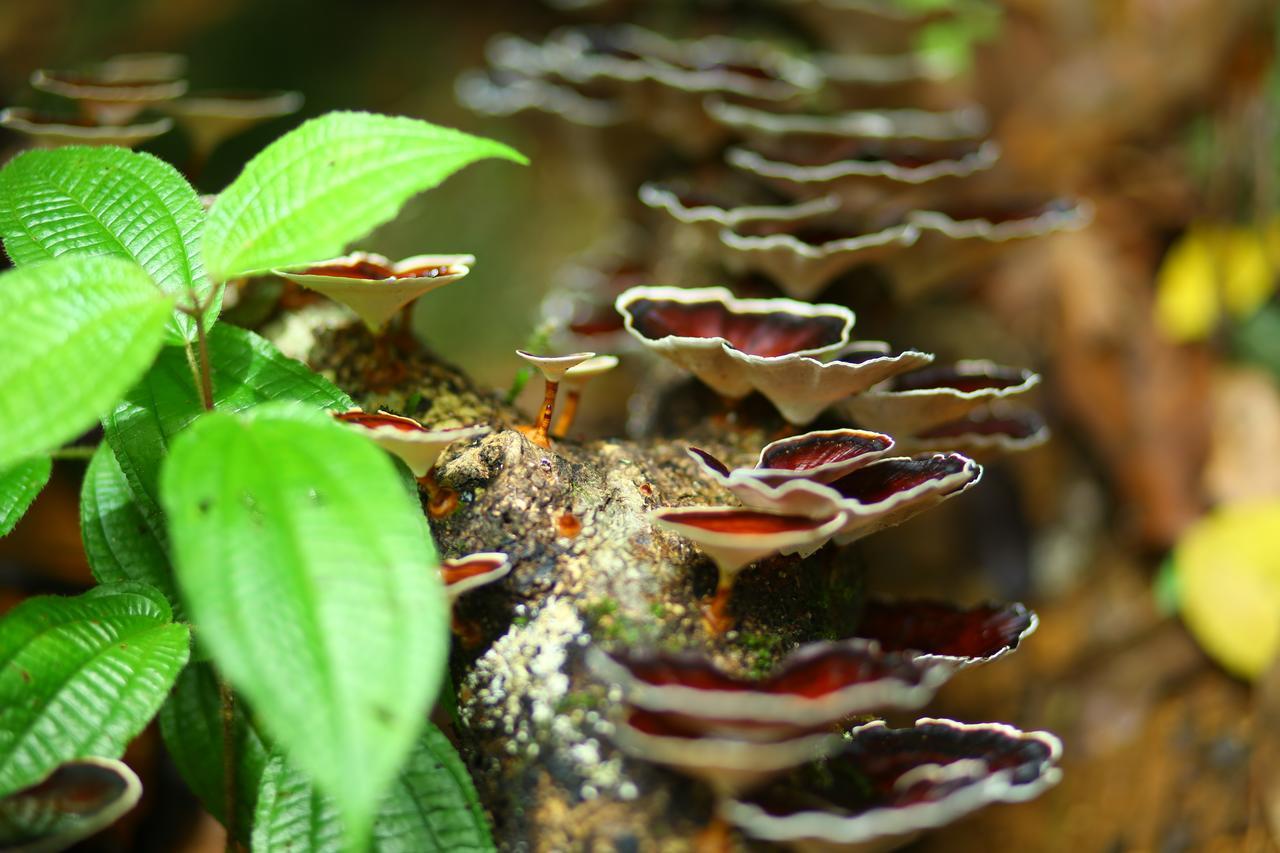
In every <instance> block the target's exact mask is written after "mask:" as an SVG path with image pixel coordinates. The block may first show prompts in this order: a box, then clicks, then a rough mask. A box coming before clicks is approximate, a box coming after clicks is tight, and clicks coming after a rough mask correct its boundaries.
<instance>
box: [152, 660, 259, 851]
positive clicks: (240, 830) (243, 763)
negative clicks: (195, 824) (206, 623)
mask: <svg viewBox="0 0 1280 853" xmlns="http://www.w3.org/2000/svg"><path fill="white" fill-rule="evenodd" d="M221 714H222V706H221V699H220V697H219V694H218V679H217V676H216V675H215V674H214V671H213V667H211V666H209V665H208V664H202V663H191V664H190V665H188V666H187V668H186V669H184V670H183V671H182V675H180V676H179V677H178V683H177V684H175V685H174V686H173V693H172V694H170V696H169V701H167V702H165V703H164V707H163V708H161V709H160V717H159V720H160V733H161V734H162V735H163V736H164V745H165V748H166V749H167V750H168V752H169V757H170V758H172V759H173V763H174V764H175V765H177V767H178V772H179V773H181V774H182V778H183V779H185V780H186V782H187V784H188V785H190V786H191V790H192V791H193V792H194V793H195V795H196V796H197V797H199V798H200V802H201V803H203V804H204V807H205V808H206V809H208V810H209V813H210V814H212V815H213V816H214V817H216V818H218V820H221V821H223V822H224V823H225V816H226V811H225V808H224V806H223V794H224V791H223V786H222V716H221ZM233 725H234V729H233V737H234V744H235V758H236V773H235V775H236V833H235V834H236V837H237V838H239V839H240V840H242V841H246V842H247V841H248V840H249V829H250V827H251V826H252V821H253V812H254V809H255V807H256V805H257V802H258V788H259V786H260V784H261V780H262V770H263V768H264V767H266V766H267V759H268V758H270V755H269V753H268V750H267V747H266V746H265V745H264V744H263V741H262V737H261V736H260V735H259V734H258V731H257V729H255V728H254V727H253V724H252V723H251V722H250V721H249V719H248V717H247V716H246V714H245V709H244V703H242V702H237V703H236V708H235V721H234V723H233Z"/></svg>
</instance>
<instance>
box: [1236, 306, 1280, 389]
mask: <svg viewBox="0 0 1280 853" xmlns="http://www.w3.org/2000/svg"><path fill="white" fill-rule="evenodd" d="M1231 345H1232V349H1233V350H1234V352H1235V356H1236V357H1237V358H1239V359H1241V360H1242V361H1249V362H1252V363H1254V364H1257V365H1258V366H1260V367H1264V368H1266V369H1267V370H1269V371H1270V372H1271V375H1272V376H1274V377H1276V379H1277V380H1280V304H1278V303H1276V302H1274V301H1272V302H1268V303H1267V304H1266V305H1263V306H1262V308H1261V309H1259V310H1258V311H1256V312H1254V313H1253V314H1251V315H1250V316H1249V317H1247V318H1245V319H1244V320H1242V321H1240V322H1239V323H1238V324H1237V325H1236V326H1235V327H1234V328H1232V330H1231Z"/></svg>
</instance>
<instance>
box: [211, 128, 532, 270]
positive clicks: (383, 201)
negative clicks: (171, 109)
mask: <svg viewBox="0 0 1280 853" xmlns="http://www.w3.org/2000/svg"><path fill="white" fill-rule="evenodd" d="M488 157H501V158H503V159H506V160H514V161H516V162H518V163H523V162H525V159H524V157H522V156H521V155H520V154H518V153H517V152H515V151H513V150H512V149H510V148H508V147H507V146H505V145H503V144H501V143H499V142H494V141H492V140H488V139H481V138H479V137H476V136H470V135H468V134H465V133H461V132H460V131H456V130H450V129H448V128H444V127H437V126H435V125H433V124H428V123H427V122H425V121H418V120H416V119H410V118H404V117H395V116H383V115H374V114H372V113H355V112H336V113H329V114H327V115H323V116H321V117H319V118H315V119H312V120H311V121H308V122H305V123H303V124H302V125H301V126H300V127H298V128H297V129H295V130H293V131H291V132H289V133H286V134H285V135H284V136H282V137H280V138H279V139H277V140H276V141H275V142H273V143H271V144H270V145H268V146H267V147H266V148H264V149H263V150H262V151H261V152H260V153H259V154H258V156H256V157H254V158H253V159H252V160H250V161H249V164H248V165H247V166H245V168H244V171H243V172H241V173H240V176H239V177H238V178H236V179H235V180H234V181H233V182H232V183H231V186H229V187H227V188H226V190H224V191H223V192H222V193H221V194H220V195H219V196H218V200H217V201H216V202H215V203H214V205H213V208H212V209H211V210H210V211H209V224H208V227H207V228H206V229H205V238H204V256H205V263H206V264H207V265H208V267H209V271H210V272H211V273H212V274H213V276H214V277H215V278H216V279H218V280H225V279H229V278H235V277H237V276H242V275H246V274H248V273H253V272H263V271H265V270H270V269H272V268H275V267H283V266H290V265H295V264H300V263H306V262H308V261H315V260H320V259H322V258H326V257H331V256H333V255H337V254H340V253H341V252H342V249H343V247H344V246H346V245H347V244H348V243H350V242H351V241H353V240H358V239H359V238H361V237H363V236H364V235H366V234H368V233H369V232H370V231H372V230H373V229H374V228H376V227H377V226H379V225H381V224H382V223H384V222H387V221H388V220H390V219H391V218H392V217H394V216H395V215H396V213H398V212H399V210H400V207H401V206H402V205H403V204H404V203H405V201H407V200H408V199H409V198H410V197H411V196H414V195H416V194H418V193H420V192H422V191H424V190H428V189H431V188H432V187H434V186H435V185H436V184H438V183H440V182H441V181H443V180H444V179H445V178H447V177H449V175H451V174H453V173H454V172H456V171H457V170H459V169H461V168H462V167H463V166H466V165H467V164H468V163H473V162H475V161H476V160H483V159H485V158H488Z"/></svg>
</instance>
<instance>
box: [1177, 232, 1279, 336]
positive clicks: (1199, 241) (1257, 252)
mask: <svg viewBox="0 0 1280 853" xmlns="http://www.w3.org/2000/svg"><path fill="white" fill-rule="evenodd" d="M1278 261H1280V221H1277V222H1272V223H1271V224H1270V225H1269V226H1268V227H1267V228H1266V229H1257V228H1252V227H1234V226H1233V227H1224V226H1219V225H1209V224H1198V225H1193V226H1192V227H1190V228H1189V229H1187V232H1186V233H1185V234H1184V235H1183V236H1182V239H1181V240H1179V241H1178V242H1177V243H1176V244H1175V245H1174V246H1173V248H1171V249H1170V250H1169V253H1168V254H1167V255H1166V256H1165V259H1164V263H1163V264H1161V266H1160V271H1159V273H1158V274H1157V276H1156V305H1155V319H1156V325H1157V326H1158V327H1159V328H1160V330H1161V331H1162V332H1164V334H1165V335H1166V336H1168V337H1169V338H1170V339H1172V340H1175V341H1181V342H1186V341H1196V340H1203V339H1205V338H1207V337H1208V336H1209V335H1210V334H1211V333H1212V332H1213V330H1214V328H1216V327H1217V325H1218V323H1219V322H1220V321H1221V319H1222V315H1223V313H1224V312H1227V313H1230V314H1231V315H1232V316H1236V317H1244V316H1248V315H1249V314H1251V313H1253V312H1254V311H1256V310H1257V309H1258V307H1259V306H1261V305H1262V303H1264V302H1265V301H1266V300H1267V299H1268V298H1269V297H1270V295H1271V293H1272V292H1273V291H1274V290H1275V287H1276V271H1277V268H1278V263H1277V262H1278Z"/></svg>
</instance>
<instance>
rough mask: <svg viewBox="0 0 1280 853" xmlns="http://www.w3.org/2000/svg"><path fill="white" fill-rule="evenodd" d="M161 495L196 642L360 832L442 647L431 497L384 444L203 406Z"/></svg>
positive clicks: (287, 409)
mask: <svg viewBox="0 0 1280 853" xmlns="http://www.w3.org/2000/svg"><path fill="white" fill-rule="evenodd" d="M161 497H162V503H163V506H164V509H165V512H166V513H167V515H168V518H169V522H170V536H171V540H172V542H173V548H174V556H175V559H176V568H177V576H178V587H179V589H180V590H181V592H182V596H183V599H184V600H185V601H186V603H187V609H188V612H189V613H191V615H192V617H193V618H194V620H195V622H196V624H197V625H199V626H200V639H201V643H202V644H203V645H204V646H205V647H206V648H208V649H209V651H210V653H211V655H212V657H213V660H214V662H215V664H216V665H217V666H218V669H219V671H221V672H222V673H223V674H224V676H225V677H226V678H227V679H228V680H229V681H230V682H231V684H232V685H234V686H235V687H236V689H237V690H238V692H239V693H240V694H241V695H243V696H244V697H245V699H246V701H247V702H248V704H249V706H250V708H251V709H252V710H253V712H254V718H255V719H256V720H257V721H258V722H259V723H260V724H261V726H262V727H263V730H264V731H265V732H266V733H267V734H268V735H269V736H270V738H271V739H272V741H273V742H274V743H276V744H278V745H279V746H280V747H281V748H282V749H283V750H284V752H285V754H287V755H288V757H289V759H290V761H291V762H292V763H293V764H294V765H295V766H297V767H298V768H299V769H300V770H302V771H304V772H305V773H307V774H308V776H309V777H310V778H312V779H314V780H315V781H316V783H317V785H318V786H319V787H320V789H321V790H323V791H325V792H326V793H327V794H329V795H330V796H332V797H333V798H334V799H335V801H337V803H338V804H339V807H340V808H341V810H342V813H343V815H344V818H345V821H346V826H347V830H348V833H349V835H348V840H349V841H353V842H354V841H358V840H359V839H362V838H363V837H364V836H365V834H366V833H367V831H368V828H369V821H370V820H371V818H372V816H373V813H374V811H375V808H376V804H377V802H378V799H379V798H380V797H381V796H382V794H383V792H384V790H385V788H386V786H387V785H388V784H389V783H390V782H391V780H392V779H393V778H394V776H395V774H396V771H397V769H398V768H399V767H400V764H401V762H402V761H403V760H404V758H405V756H406V755H407V754H408V752H409V750H410V749H411V748H412V746H413V741H414V739H415V737H416V736H417V734H418V732H419V731H420V729H421V727H422V724H423V722H424V720H425V715H426V713H427V711H428V710H429V708H430V705H431V701H432V699H433V698H434V697H435V694H436V691H437V689H438V687H439V683H440V676H441V673H442V672H443V670H444V661H445V657H446V655H447V653H448V644H449V630H448V609H447V606H446V604H445V597H444V593H443V590H442V588H441V585H440V580H439V578H438V577H437V575H436V572H435V569H434V566H435V565H436V555H435V550H434V548H433V546H432V544H431V538H430V533H429V531H428V529H427V526H426V522H425V519H424V517H423V514H422V510H421V508H420V506H419V505H418V504H417V502H416V501H415V500H413V499H412V498H411V497H410V496H409V495H408V494H406V492H405V490H404V489H403V488H402V487H401V485H400V480H399V477H398V476H397V475H396V472H395V468H394V467H393V465H392V463H391V461H390V460H389V459H388V458H387V456H386V454H384V453H383V452H382V451H381V450H379V449H378V448H377V447H376V446H375V445H374V444H372V443H371V442H369V441H368V440H366V439H365V438H363V437H362V436H360V435H357V434H356V433H354V432H351V431H349V430H346V429H344V428H342V427H341V426H340V425H338V424H336V423H334V422H333V421H332V420H331V419H330V418H328V417H326V416H325V415H323V414H320V413H318V412H315V411H312V410H306V409H303V408H302V407H299V406H296V405H295V406H285V405H271V406H263V407H261V408H258V409H256V410H255V411H253V412H251V413H249V414H248V416H235V415H231V414H225V413H221V412H215V413H212V414H209V415H206V416H205V417H203V418H201V419H200V420H199V421H198V422H197V423H195V424H193V425H192V426H191V428H190V429H189V430H187V431H186V433H184V434H183V435H181V436H179V437H178V439H177V441H175V442H174V445H173V448H172V451H171V452H170V454H169V458H168V460H167V461H166V463H165V467H164V472H163V476H162V481H161Z"/></svg>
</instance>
